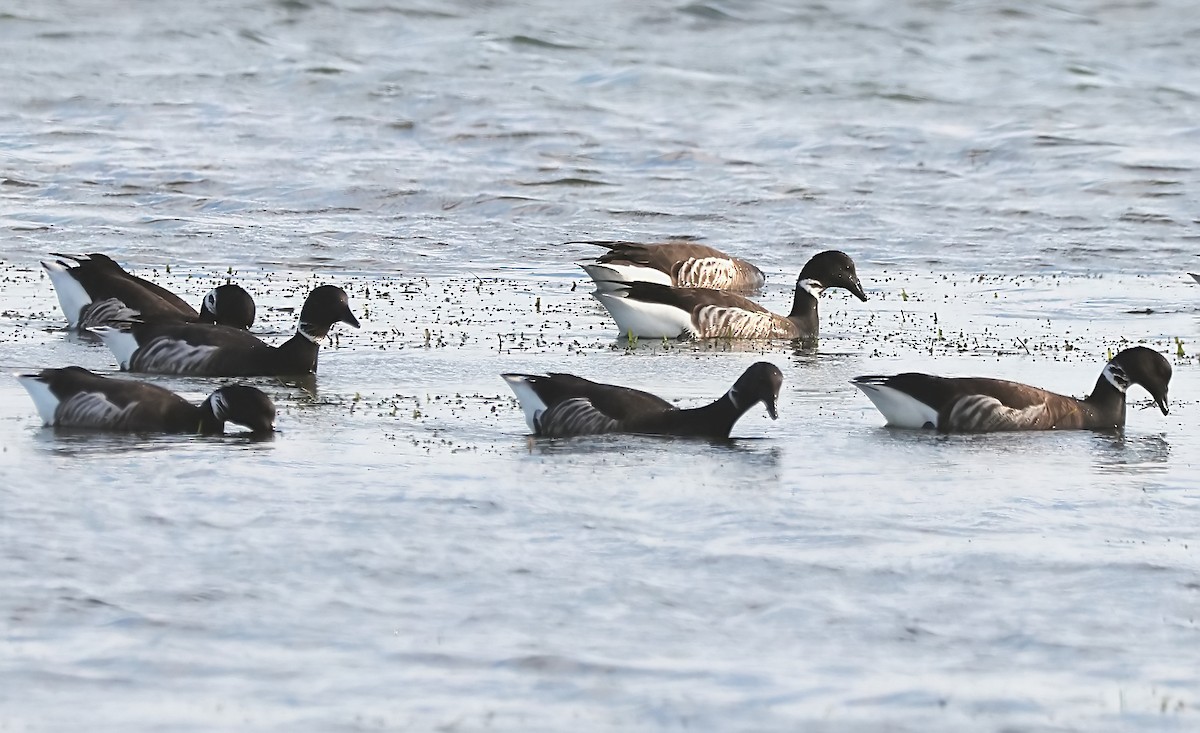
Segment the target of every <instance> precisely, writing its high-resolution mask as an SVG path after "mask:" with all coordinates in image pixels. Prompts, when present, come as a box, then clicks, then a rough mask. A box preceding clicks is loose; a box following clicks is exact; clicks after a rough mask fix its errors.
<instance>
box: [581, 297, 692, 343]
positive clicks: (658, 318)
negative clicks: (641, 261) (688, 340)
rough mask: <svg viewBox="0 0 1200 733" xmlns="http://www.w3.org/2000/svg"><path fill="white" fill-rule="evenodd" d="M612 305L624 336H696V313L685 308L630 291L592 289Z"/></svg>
mask: <svg viewBox="0 0 1200 733" xmlns="http://www.w3.org/2000/svg"><path fill="white" fill-rule="evenodd" d="M592 295H593V296H594V297H595V298H596V300H599V301H600V304H601V305H603V306H604V307H605V308H606V309H608V313H609V315H611V316H612V318H613V320H614V321H616V322H617V328H618V329H620V331H621V335H622V336H628V335H629V334H633V335H634V336H637V337H638V338H679V337H680V336H696V335H697V330H696V327H695V325H693V324H692V315H691V314H690V313H688V312H687V311H686V310H684V309H682V308H676V307H675V306H673V305H666V304H664V303H651V302H647V301H644V300H637V299H634V298H630V297H629V295H628V292H627V291H620V292H602V291H599V290H598V291H596V292H594V293H592Z"/></svg>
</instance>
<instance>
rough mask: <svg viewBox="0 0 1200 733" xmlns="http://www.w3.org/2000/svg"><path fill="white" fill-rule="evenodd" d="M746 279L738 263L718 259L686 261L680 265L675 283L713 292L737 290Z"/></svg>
mask: <svg viewBox="0 0 1200 733" xmlns="http://www.w3.org/2000/svg"><path fill="white" fill-rule="evenodd" d="M745 277H746V276H745V273H743V271H742V268H739V267H738V266H737V263H736V262H734V261H733V260H730V259H720V258H716V257H705V258H698V259H691V260H686V261H684V262H682V263H680V265H679V269H678V270H677V271H676V273H675V281H676V283H677V284H678V285H679V286H680V287H688V288H709V289H711V290H734V289H737V288H738V287H741V286H742V284H743V282H745ZM739 278H741V279H742V280H741V281H739Z"/></svg>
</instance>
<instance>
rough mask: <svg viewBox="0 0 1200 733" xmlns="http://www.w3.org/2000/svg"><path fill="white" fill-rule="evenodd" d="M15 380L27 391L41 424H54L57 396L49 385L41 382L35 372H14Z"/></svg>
mask: <svg viewBox="0 0 1200 733" xmlns="http://www.w3.org/2000/svg"><path fill="white" fill-rule="evenodd" d="M13 376H15V377H16V378H17V381H18V382H20V383H21V386H22V387H24V388H25V391H26V392H28V393H29V397H30V399H32V400H33V405H34V407H36V408H37V411H38V415H40V416H41V418H42V424H43V425H53V424H54V414H55V412H56V411H57V410H58V398H57V397H55V396H54V393H53V392H51V391H50V385H48V384H46V383H45V382H43V381H42V380H41V379H40V378H39V377H38V376H37V375H36V374H15V375H13Z"/></svg>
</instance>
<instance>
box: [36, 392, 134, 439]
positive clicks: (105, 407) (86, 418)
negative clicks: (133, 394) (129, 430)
mask: <svg viewBox="0 0 1200 733" xmlns="http://www.w3.org/2000/svg"><path fill="white" fill-rule="evenodd" d="M137 406H138V403H137V402H131V403H129V404H128V405H126V406H125V407H118V406H116V405H114V404H113V403H112V402H109V400H108V397H107V396H105V395H104V394H103V393H101V392H80V393H78V394H75V395H72V396H71V397H69V398H68V399H66V400H63V401H62V402H59V403H58V409H57V410H55V412H54V420H55V423H57V424H63V425H70V426H73V427H80V428H108V429H114V430H123V429H124V428H125V427H126V426H127V425H128V423H129V419H130V416H131V415H132V414H133V412H134V410H136V409H137Z"/></svg>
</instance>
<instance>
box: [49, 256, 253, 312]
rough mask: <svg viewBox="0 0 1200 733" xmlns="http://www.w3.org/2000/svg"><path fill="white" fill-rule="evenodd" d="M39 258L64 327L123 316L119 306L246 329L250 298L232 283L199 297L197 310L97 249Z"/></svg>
mask: <svg viewBox="0 0 1200 733" xmlns="http://www.w3.org/2000/svg"><path fill="white" fill-rule="evenodd" d="M54 256H55V257H56V258H58V259H55V260H46V261H43V262H42V267H43V268H44V269H45V270H46V274H47V275H49V277H50V283H51V284H52V285H53V286H54V293H55V295H57V296H58V304H59V305H60V306H61V307H62V311H63V315H65V316H66V317H67V324H68V327H69V328H71V329H78V330H86V329H88V328H91V327H93V326H100V325H104V324H105V323H106V322H107V321H110V320H114V319H120V318H122V317H123V315H122V314H123V313H124V311H123V309H124V308H128V309H132V310H134V311H136V312H137V313H138V314H139V315H140V316H141V317H142V318H145V319H148V320H171V321H191V322H196V323H221V324H224V325H227V326H231V327H233V328H249V327H250V326H251V324H253V323H254V315H255V308H254V299H253V298H251V297H250V294H249V293H247V292H246V291H245V290H244V289H243V288H242V287H241V286H239V285H234V284H232V283H230V284H226V285H221V286H220V287H217V288H214V289H212V290H211V291H209V293H208V294H207V295H205V296H204V301H203V303H202V304H201V307H200V310H199V312H197V311H196V309H195V308H192V306H190V305H188V304H187V303H186V302H185V301H184V300H183V299H182V298H180V297H179V296H178V295H175V294H174V293H172V292H171V291H170V290H167V289H166V288H164V287H161V286H159V285H155V284H154V283H152V282H150V281H149V280H145V279H143V278H140V277H137V276H136V275H133V274H130V273H129V272H126V271H125V270H124V269H123V268H122V267H121V266H120V265H118V264H117V263H116V262H115V261H114V260H113V259H112V258H111V257H108V256H107V255H103V254H100V253H92V254H86V255H64V254H55V255H54Z"/></svg>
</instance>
